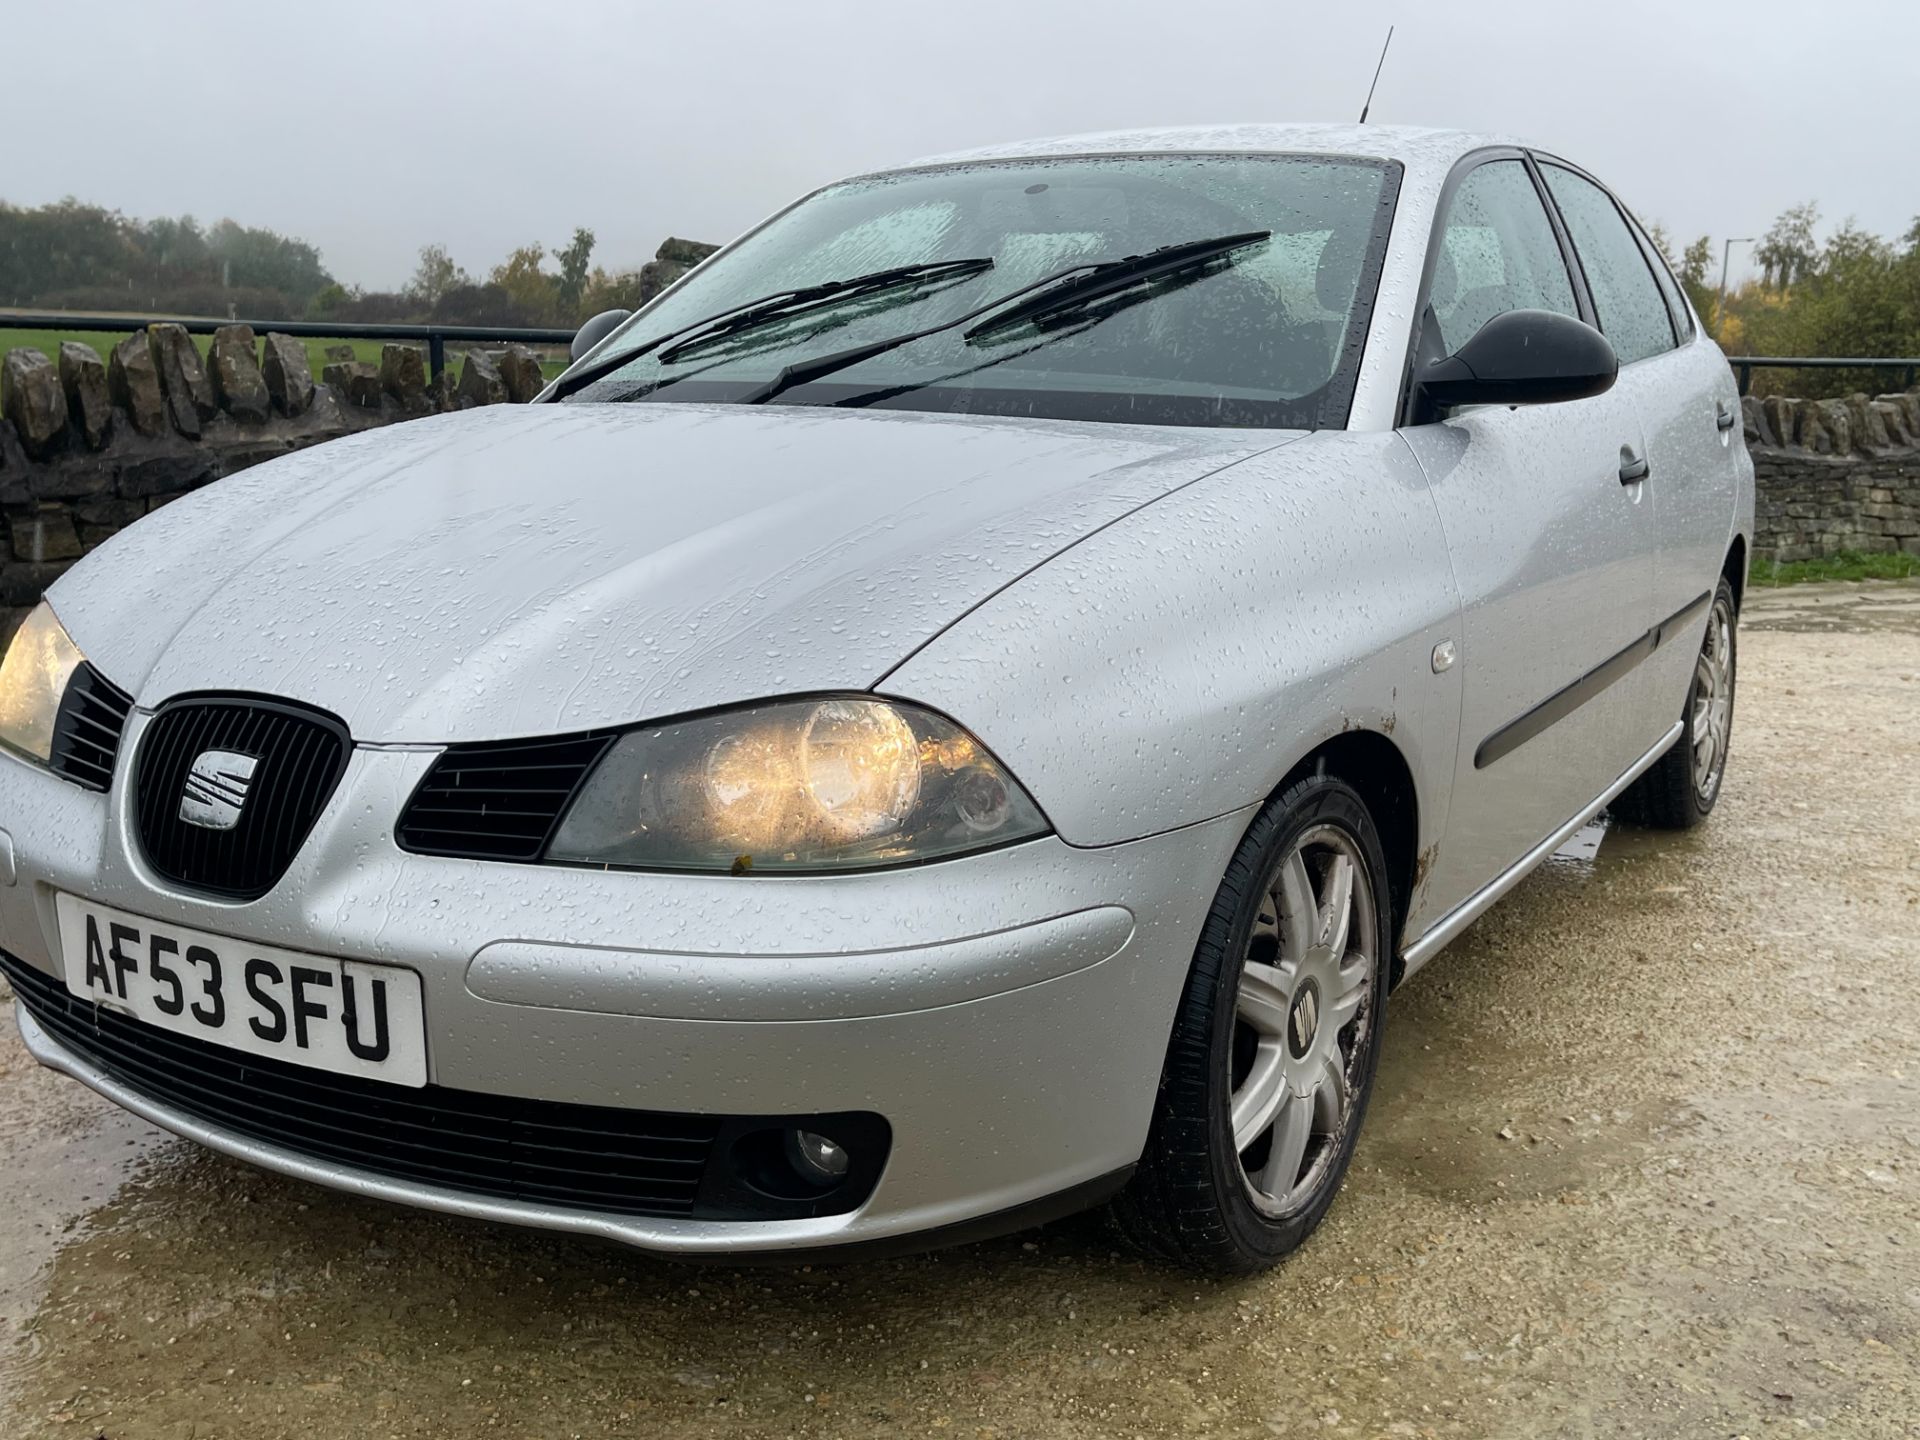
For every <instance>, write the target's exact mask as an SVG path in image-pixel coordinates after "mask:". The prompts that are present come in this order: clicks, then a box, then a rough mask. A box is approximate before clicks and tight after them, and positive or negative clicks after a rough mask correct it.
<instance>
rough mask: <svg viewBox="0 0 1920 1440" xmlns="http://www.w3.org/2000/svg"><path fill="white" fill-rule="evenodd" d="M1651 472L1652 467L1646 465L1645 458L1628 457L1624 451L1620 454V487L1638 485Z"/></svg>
mask: <svg viewBox="0 0 1920 1440" xmlns="http://www.w3.org/2000/svg"><path fill="white" fill-rule="evenodd" d="M1651 470H1652V467H1651V466H1649V465H1648V464H1647V461H1646V457H1645V456H1643V455H1629V454H1628V453H1627V452H1625V451H1622V452H1621V454H1620V483H1621V484H1622V485H1637V484H1639V483H1640V481H1642V480H1644V479H1646V478H1647V476H1648V474H1649V473H1651Z"/></svg>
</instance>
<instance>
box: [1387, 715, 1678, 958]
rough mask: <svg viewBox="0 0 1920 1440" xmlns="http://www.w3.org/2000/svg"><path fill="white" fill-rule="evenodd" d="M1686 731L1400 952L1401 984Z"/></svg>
mask: <svg viewBox="0 0 1920 1440" xmlns="http://www.w3.org/2000/svg"><path fill="white" fill-rule="evenodd" d="M1685 728H1686V726H1685V725H1684V724H1683V723H1682V722H1680V721H1678V720H1676V721H1674V722H1673V728H1672V729H1670V730H1668V731H1667V733H1666V734H1665V735H1664V736H1663V737H1661V739H1660V741H1659V743H1658V744H1656V745H1655V746H1654V747H1653V748H1652V749H1651V750H1649V751H1647V753H1646V754H1644V755H1642V756H1641V757H1640V758H1639V759H1638V760H1636V761H1634V762H1633V764H1631V765H1629V766H1628V767H1627V768H1626V769H1625V770H1624V771H1622V772H1621V774H1620V778H1619V779H1617V780H1615V781H1614V782H1613V783H1612V784H1611V785H1609V786H1607V788H1606V789H1605V790H1603V791H1601V792H1600V797H1599V798H1598V799H1597V800H1595V801H1594V802H1593V803H1592V804H1591V805H1589V806H1587V808H1586V809H1584V810H1582V811H1581V812H1580V813H1579V814H1578V815H1575V816H1574V817H1573V818H1572V819H1571V820H1569V821H1567V823H1566V824H1564V825H1562V826H1561V827H1560V828H1559V829H1558V830H1556V831H1554V832H1553V833H1552V834H1551V835H1549V836H1547V838H1546V839H1544V840H1542V841H1541V842H1540V843H1539V844H1538V845H1536V846H1534V847H1533V849H1531V850H1529V851H1528V852H1527V853H1526V854H1524V855H1522V856H1521V857H1520V858H1519V859H1518V860H1516V861H1514V863H1513V864H1512V865H1510V866H1508V867H1507V869H1506V870H1504V871H1502V872H1501V873H1500V874H1499V875H1496V876H1495V877H1494V878H1493V879H1492V880H1490V881H1488V882H1487V884H1486V885H1484V886H1482V887H1481V888H1480V889H1479V890H1478V891H1477V892H1475V893H1474V894H1473V895H1472V896H1471V897H1469V898H1468V899H1467V900H1466V901H1465V902H1463V903H1462V904H1461V905H1459V906H1458V907H1457V908H1455V909H1454V910H1452V911H1450V912H1449V913H1448V914H1446V915H1445V916H1443V917H1442V918H1441V919H1440V920H1438V921H1436V922H1435V923H1434V924H1433V925H1432V926H1431V927H1430V928H1429V929H1428V930H1427V932H1426V933H1425V934H1424V935H1422V936H1421V937H1420V938H1419V939H1418V940H1416V941H1414V942H1413V944H1411V945H1409V946H1407V947H1406V949H1405V950H1403V951H1402V952H1401V959H1402V961H1403V962H1404V963H1405V965H1406V970H1405V973H1404V974H1402V976H1401V977H1400V978H1401V981H1402V983H1404V982H1405V981H1406V980H1407V979H1408V978H1409V977H1411V976H1412V974H1413V972H1414V971H1416V970H1418V969H1419V968H1420V967H1421V966H1422V965H1424V964H1426V963H1427V961H1429V960H1431V959H1432V958H1433V957H1434V956H1435V955H1438V954H1439V953H1440V952H1441V951H1442V950H1444V949H1445V948H1446V947H1447V945H1448V944H1449V942H1451V941H1452V940H1453V939H1455V938H1456V937H1457V936H1458V935H1459V934H1460V932H1461V931H1462V930H1464V929H1466V928H1467V926H1469V925H1471V924H1472V923H1473V922H1474V921H1475V920H1478V919H1479V918H1480V917H1481V916H1482V915H1484V914H1486V913H1487V911H1488V910H1489V909H1491V908H1492V907H1493V903H1494V902H1495V901H1496V900H1498V899H1499V898H1500V897H1501V896H1502V895H1505V894H1506V893H1507V892H1508V891H1509V890H1511V889H1512V888H1513V887H1514V886H1515V885H1518V884H1519V883H1520V882H1521V881H1522V880H1524V879H1526V877H1527V875H1528V873H1529V872H1530V871H1531V870H1532V869H1533V867H1534V866H1536V865H1538V864H1539V863H1540V862H1541V861H1543V860H1545V859H1546V858H1547V857H1548V856H1549V855H1551V854H1553V852H1554V851H1556V850H1558V849H1559V848H1560V847H1561V846H1562V845H1564V844H1566V843H1567V840H1568V837H1570V836H1571V835H1572V834H1573V832H1574V831H1576V830H1578V829H1579V828H1580V827H1581V826H1582V825H1584V824H1586V823H1587V822H1588V821H1589V820H1591V819H1593V817H1594V816H1596V815H1598V814H1599V813H1600V812H1601V811H1602V810H1604V809H1606V808H1607V805H1608V804H1609V803H1610V802H1611V801H1612V800H1613V798H1614V796H1616V795H1618V794H1619V793H1620V792H1621V791H1622V790H1624V789H1626V788H1627V786H1629V785H1631V784H1632V783H1633V782H1634V781H1635V780H1638V779H1639V778H1640V776H1641V775H1642V774H1643V773H1644V772H1645V771H1646V770H1647V769H1648V768H1649V767H1650V766H1651V765H1652V764H1653V762H1654V761H1656V760H1658V759H1659V758H1660V757H1661V756H1662V755H1664V754H1666V753H1667V751H1668V750H1670V749H1671V748H1672V747H1673V743H1674V741H1676V740H1678V739H1679V738H1680V732H1681V731H1682V730H1684V729H1685Z"/></svg>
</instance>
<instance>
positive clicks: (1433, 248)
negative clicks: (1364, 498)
mask: <svg viewBox="0 0 1920 1440" xmlns="http://www.w3.org/2000/svg"><path fill="white" fill-rule="evenodd" d="M1502 160H1518V161H1519V162H1520V165H1521V168H1522V169H1524V170H1525V171H1526V172H1527V178H1528V179H1529V180H1531V181H1532V182H1533V192H1534V198H1535V199H1536V200H1538V201H1539V203H1540V208H1541V210H1542V211H1543V212H1544V213H1545V215H1546V217H1547V228H1548V229H1550V230H1552V231H1553V238H1554V241H1555V243H1557V244H1558V245H1559V247H1560V261H1561V263H1562V264H1563V265H1565V266H1566V267H1567V282H1568V284H1569V285H1570V286H1571V287H1572V289H1573V304H1574V309H1575V310H1576V311H1577V312H1578V314H1579V318H1580V319H1581V320H1583V321H1585V322H1586V323H1587V324H1589V325H1591V326H1593V328H1594V329H1596V330H1598V329H1599V328H1600V324H1599V320H1598V312H1597V311H1596V310H1595V309H1594V305H1593V294H1592V292H1591V291H1590V290H1589V289H1588V288H1587V272H1586V271H1585V270H1583V269H1582V268H1581V266H1580V259H1579V256H1578V255H1577V254H1576V253H1575V251H1574V248H1573V239H1572V237H1571V236H1570V235H1569V234H1568V233H1567V228H1566V225H1565V223H1564V222H1563V221H1562V220H1561V218H1560V212H1559V210H1558V209H1557V208H1555V206H1554V204H1553V198H1552V197H1551V196H1550V195H1548V194H1547V185H1546V180H1545V179H1544V178H1543V177H1542V175H1541V174H1540V167H1539V166H1538V165H1536V164H1535V163H1534V159H1533V154H1532V152H1531V151H1528V150H1526V149H1524V148H1522V147H1521V146H1518V145H1489V146H1485V147H1483V148H1481V149H1479V150H1471V151H1469V152H1468V153H1467V154H1465V155H1462V156H1461V157H1460V158H1459V159H1458V160H1456V161H1454V163H1453V168H1452V169H1451V170H1449V171H1448V172H1447V178H1446V180H1445V181H1444V182H1442V184H1441V186H1440V195H1439V198H1438V199H1437V200H1435V202H1434V207H1433V221H1432V223H1431V224H1430V225H1429V226H1428V228H1427V252H1426V255H1425V257H1424V258H1423V259H1422V260H1421V263H1420V288H1419V290H1418V291H1417V292H1415V298H1414V306H1413V326H1412V328H1411V329H1410V330H1409V331H1408V334H1407V353H1406V358H1405V360H1404V361H1403V363H1402V365H1401V376H1400V405H1399V410H1398V413H1397V414H1396V416H1395V418H1394V426H1395V428H1396V429H1397V428H1399V427H1400V426H1402V425H1413V424H1418V423H1420V421H1419V419H1418V416H1417V414H1416V411H1417V408H1418V407H1417V406H1416V405H1415V403H1414V400H1415V397H1414V369H1415V367H1416V365H1417V364H1418V361H1419V356H1420V342H1421V341H1422V340H1423V339H1424V338H1425V332H1426V325H1427V305H1428V301H1429V300H1430V298H1431V296H1432V293H1433V272H1434V269H1435V265H1436V262H1437V261H1438V259H1439V256H1440V240H1441V237H1442V235H1444V234H1445V232H1446V224H1447V216H1448V214H1449V213H1450V212H1451V210H1452V209H1453V198H1454V196H1455V195H1456V194H1457V193H1458V192H1459V189H1460V187H1461V186H1462V185H1463V184H1465V183H1466V180H1467V177H1468V176H1469V175H1471V174H1472V173H1473V172H1474V171H1476V170H1478V169H1479V168H1480V167H1481V166H1482V165H1491V164H1493V163H1495V162H1497V161H1502ZM1595 183H1596V184H1598V183H1599V182H1598V181H1596V182H1595Z"/></svg>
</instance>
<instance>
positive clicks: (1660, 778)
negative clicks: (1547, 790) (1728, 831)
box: [1608, 576, 1739, 830]
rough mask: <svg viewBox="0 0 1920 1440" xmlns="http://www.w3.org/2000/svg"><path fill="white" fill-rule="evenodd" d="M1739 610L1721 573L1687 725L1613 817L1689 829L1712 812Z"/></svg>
mask: <svg viewBox="0 0 1920 1440" xmlns="http://www.w3.org/2000/svg"><path fill="white" fill-rule="evenodd" d="M1738 621H1739V612H1738V611H1737V610H1736V608H1735V606H1734V601H1733V587H1732V586H1731V585H1729V584H1728V583H1727V581H1726V578H1725V577H1724V576H1723V577H1721V580H1720V585H1719V588H1718V589H1716V590H1715V591H1714V592H1713V604H1712V607H1711V609H1710V610H1709V611H1708V614H1707V633H1706V638H1705V639H1703V640H1702V641H1701V642H1700V654H1699V655H1698V656H1697V657H1696V658H1695V660H1694V665H1693V682H1692V683H1691V684H1690V685H1689V686H1688V687H1687V700H1686V708H1685V710H1684V711H1683V712H1682V714H1681V716H1680V720H1681V724H1682V725H1683V726H1684V727H1685V728H1684V729H1682V730H1681V732H1680V738H1679V739H1678V740H1676V741H1674V742H1673V746H1672V748H1671V749H1669V750H1668V751H1667V753H1666V754H1664V755H1662V756H1661V757H1660V758H1659V759H1658V760H1656V761H1654V763H1653V765H1652V767H1651V768H1649V769H1648V770H1647V771H1646V773H1645V774H1643V775H1642V776H1641V777H1640V778H1639V779H1638V780H1636V781H1634V782H1633V784H1631V785H1629V786H1628V787H1627V788H1626V789H1625V790H1623V791H1622V792H1621V793H1620V795H1619V796H1618V797H1617V798H1615V800H1614V802H1613V804H1612V805H1610V806H1609V807H1608V809H1609V810H1610V811H1611V813H1612V814H1613V815H1614V816H1615V818H1617V819H1620V820H1625V821H1627V822H1628V823H1629V824H1632V825H1646V826H1649V827H1651V828H1653V829H1656V830H1691V829H1692V828H1693V827H1694V826H1695V825H1698V824H1699V823H1700V822H1701V821H1702V820H1705V819H1706V818H1707V816H1708V815H1710V814H1712V813H1713V803H1714V801H1716V800H1718V799H1719V798H1720V783H1721V781H1722V780H1724V779H1725V778H1726V774H1727V747H1728V744H1729V742H1730V741H1731V740H1732V739H1733V688H1734V681H1735V679H1736V678H1737V674H1738V666H1737V662H1738V660H1739V654H1738V649H1737V647H1738V641H1737V640H1736V638H1735V636H1736V634H1737V630H1738Z"/></svg>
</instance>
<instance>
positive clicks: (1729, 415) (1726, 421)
mask: <svg viewBox="0 0 1920 1440" xmlns="http://www.w3.org/2000/svg"><path fill="white" fill-rule="evenodd" d="M1733 421H1734V409H1733V407H1732V406H1731V405H1729V404H1727V402H1726V401H1724V400H1722V401H1721V402H1720V405H1719V407H1718V408H1717V409H1716V410H1715V411H1714V413H1713V424H1714V428H1715V429H1718V430H1731V429H1732V428H1733Z"/></svg>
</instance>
